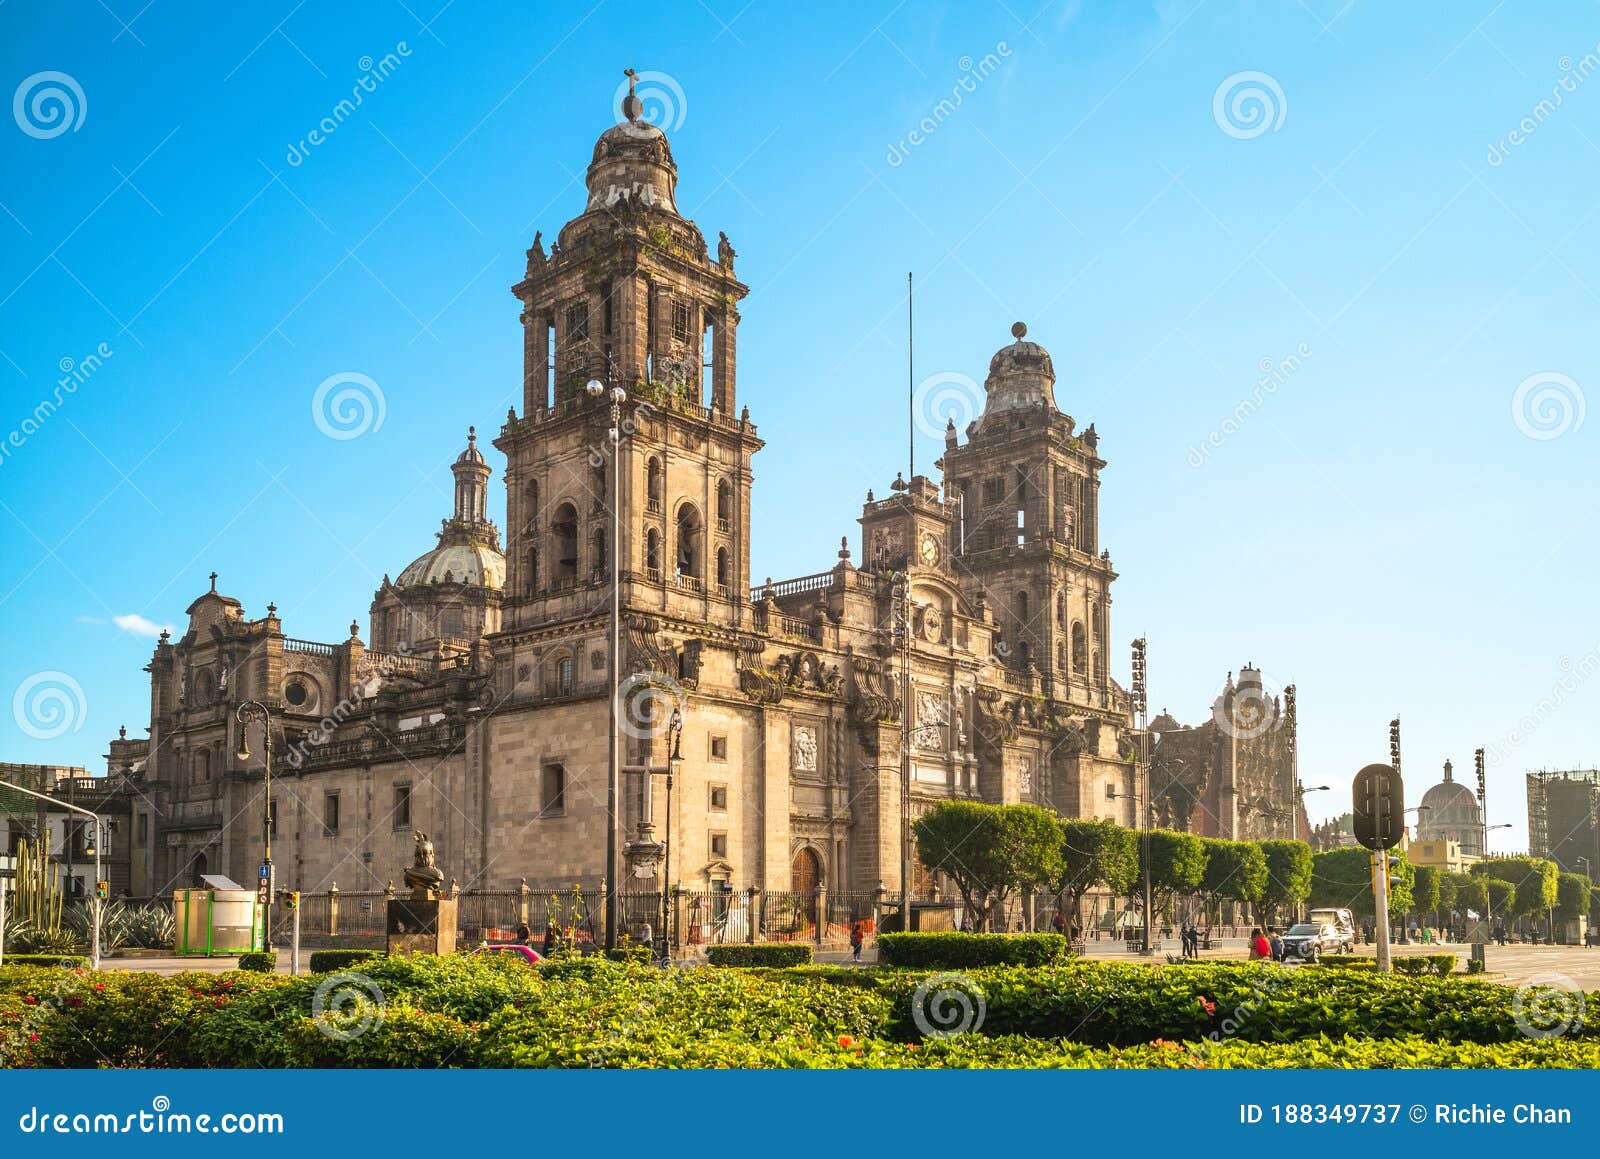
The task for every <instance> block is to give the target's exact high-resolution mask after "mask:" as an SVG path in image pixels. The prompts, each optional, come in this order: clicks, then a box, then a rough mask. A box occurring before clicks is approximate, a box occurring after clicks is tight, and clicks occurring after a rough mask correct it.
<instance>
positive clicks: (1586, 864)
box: [1572, 857, 1594, 881]
mask: <svg viewBox="0 0 1600 1159" xmlns="http://www.w3.org/2000/svg"><path fill="white" fill-rule="evenodd" d="M1572 863H1573V864H1574V865H1577V864H1579V863H1582V865H1583V876H1585V877H1587V878H1589V880H1590V881H1593V880H1594V878H1593V876H1592V875H1591V874H1590V872H1589V859H1588V858H1587V857H1574V858H1573V859H1572Z"/></svg>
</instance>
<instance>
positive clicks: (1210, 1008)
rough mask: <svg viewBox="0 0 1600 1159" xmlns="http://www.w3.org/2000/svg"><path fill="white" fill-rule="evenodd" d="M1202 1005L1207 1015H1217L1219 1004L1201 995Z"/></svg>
mask: <svg viewBox="0 0 1600 1159" xmlns="http://www.w3.org/2000/svg"><path fill="white" fill-rule="evenodd" d="M1200 1005H1201V1007H1202V1008H1203V1009H1204V1010H1205V1012H1206V1013H1207V1014H1215V1013H1216V1012H1217V1004H1216V1003H1215V1002H1213V1001H1211V999H1209V998H1207V997H1206V996H1205V995H1204V994H1202V995H1200Z"/></svg>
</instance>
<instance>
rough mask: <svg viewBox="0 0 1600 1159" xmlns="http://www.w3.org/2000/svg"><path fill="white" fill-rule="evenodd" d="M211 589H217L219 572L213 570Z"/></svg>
mask: <svg viewBox="0 0 1600 1159" xmlns="http://www.w3.org/2000/svg"><path fill="white" fill-rule="evenodd" d="M211 590H212V591H216V590H217V573H216V572H212V573H211Z"/></svg>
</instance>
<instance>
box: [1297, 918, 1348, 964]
mask: <svg viewBox="0 0 1600 1159" xmlns="http://www.w3.org/2000/svg"><path fill="white" fill-rule="evenodd" d="M1345 945H1346V942H1345V939H1344V936H1343V935H1342V934H1340V933H1339V931H1338V930H1337V929H1336V928H1335V927H1333V926H1330V925H1328V923H1326V922H1296V923H1295V924H1294V925H1292V926H1290V927H1289V932H1288V933H1286V934H1284V935H1283V960H1284V961H1286V962H1294V961H1301V962H1315V961H1316V960H1317V959H1318V958H1320V957H1321V956H1322V955H1323V954H1337V953H1340V952H1342V951H1343V950H1344V948H1345Z"/></svg>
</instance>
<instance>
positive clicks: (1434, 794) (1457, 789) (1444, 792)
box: [1422, 780, 1478, 821]
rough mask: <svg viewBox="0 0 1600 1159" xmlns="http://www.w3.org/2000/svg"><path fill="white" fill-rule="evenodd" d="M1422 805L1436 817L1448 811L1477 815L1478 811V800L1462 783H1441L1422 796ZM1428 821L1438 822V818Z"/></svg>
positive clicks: (1431, 818) (1448, 781)
mask: <svg viewBox="0 0 1600 1159" xmlns="http://www.w3.org/2000/svg"><path fill="white" fill-rule="evenodd" d="M1422 804H1423V806H1424V807H1425V808H1427V809H1428V811H1429V812H1431V813H1434V814H1436V815H1442V814H1444V813H1445V812H1447V811H1448V812H1449V813H1451V814H1459V813H1462V812H1467V813H1472V814H1476V813H1477V811H1478V798H1477V797H1475V796H1473V795H1472V790H1471V789H1469V788H1467V787H1466V786H1465V785H1463V784H1462V783H1461V782H1460V781H1450V780H1446V781H1440V782H1439V783H1438V784H1437V785H1434V786H1433V787H1432V788H1430V789H1429V790H1428V791H1427V792H1426V793H1424V794H1422ZM1428 820H1429V821H1433V820H1437V816H1435V817H1430V818H1428Z"/></svg>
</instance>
